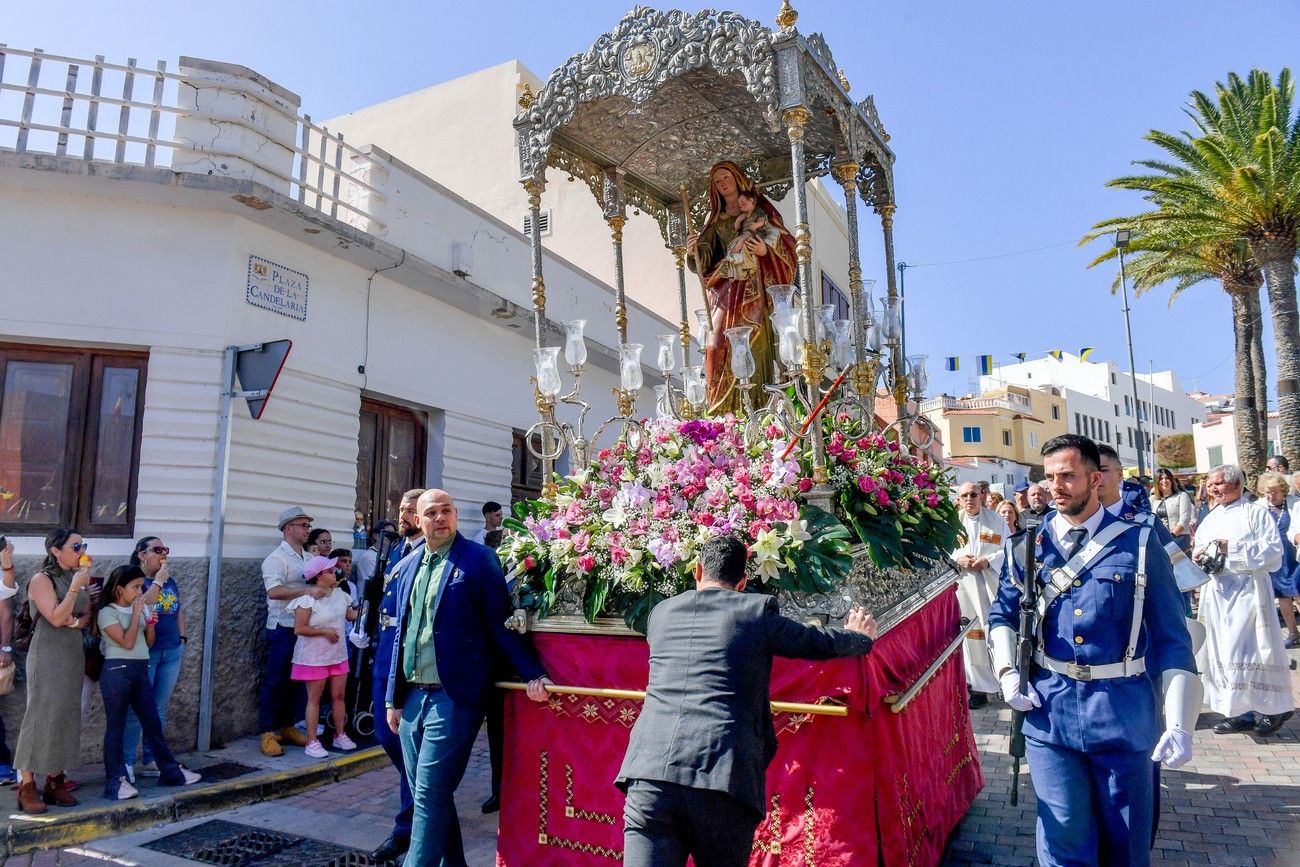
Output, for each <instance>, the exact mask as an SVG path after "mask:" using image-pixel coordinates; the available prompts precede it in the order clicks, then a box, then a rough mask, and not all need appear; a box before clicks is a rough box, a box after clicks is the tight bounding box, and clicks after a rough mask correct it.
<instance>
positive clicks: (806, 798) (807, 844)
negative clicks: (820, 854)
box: [803, 786, 817, 867]
mask: <svg viewBox="0 0 1300 867" xmlns="http://www.w3.org/2000/svg"><path fill="white" fill-rule="evenodd" d="M803 803H804V811H803V859H804V861H805V862H807V864H808V867H813V864H815V863H816V862H815V861H814V860H813V856H814V855H816V854H817V852H816V849H817V837H816V834H814V829H813V822H814V821H815V820H816V818H817V814H816V813H815V812H814V811H813V787H812V786H809V787H808V790H807V791H805V792H804V793H803Z"/></svg>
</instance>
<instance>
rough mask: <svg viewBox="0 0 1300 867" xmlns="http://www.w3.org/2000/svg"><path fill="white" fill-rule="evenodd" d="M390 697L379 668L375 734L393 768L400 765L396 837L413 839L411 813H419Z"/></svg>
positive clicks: (374, 687)
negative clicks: (392, 726)
mask: <svg viewBox="0 0 1300 867" xmlns="http://www.w3.org/2000/svg"><path fill="white" fill-rule="evenodd" d="M387 696H388V678H387V677H380V676H379V672H378V671H376V672H375V677H374V678H373V679H372V680H371V683H370V701H371V710H372V711H373V712H374V715H375V737H376V738H378V739H379V745H380V746H382V747H383V748H384V752H385V753H387V754H388V758H390V759H392V762H393V767H395V768H397V787H398V797H399V798H400V801H399V803H400V804H401V806H400V807H399V808H398V810H397V815H396V816H394V817H393V837H394V838H398V839H402V840H410V839H411V816H412V814H413V813H414V812H415V802H414V801H413V800H411V787H410V785H409V784H408V783H407V782H406V762H405V760H404V757H403V756H402V739H401V738H400V737H398V735H397V733H396V732H395V731H393V730H392V729H390V728H389V727H388V718H387V717H388V712H387V711H386V710H385V709H384V700H385V699H386V698H387Z"/></svg>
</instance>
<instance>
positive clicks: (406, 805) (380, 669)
mask: <svg viewBox="0 0 1300 867" xmlns="http://www.w3.org/2000/svg"><path fill="white" fill-rule="evenodd" d="M405 544H406V540H405V539H398V540H397V541H396V542H394V543H393V547H392V548H390V549H389V553H388V568H387V570H386V571H385V572H384V595H383V596H382V597H381V598H380V600H379V635H378V637H377V640H376V642H375V667H374V676H373V677H372V678H371V679H370V701H371V710H372V711H373V712H374V715H375V737H377V738H378V739H379V744H380V746H382V747H383V748H384V752H385V753H387V754H388V758H390V759H391V760H392V762H393V766H394V767H396V768H397V779H398V781H399V782H398V786H399V792H398V795H399V799H400V808H399V809H398V812H397V816H396V817H395V819H394V821H393V836H394V837H400V838H403V839H407V840H409V839H410V837H411V822H412V820H413V817H414V813H415V800H414V798H412V797H411V787H410V786H409V785H408V784H407V782H406V765H405V763H404V762H403V760H402V742H401V740H400V739H399V738H398V737H397V732H395V731H393V730H392V729H390V728H389V727H388V713H387V711H386V710H385V707H384V697H385V696H387V695H388V671H389V669H390V668H392V665H393V642H394V640H395V636H396V635H397V629H396V627H395V626H394V624H395V623H396V622H397V581H396V580H394V576H396V574H397V566H398V564H399V561H400V560H401V559H402V556H401V555H402V547H403V545H405ZM423 552H424V542H423V540H421V541H420V542H419V544H418V545H416V546H415V547H414V548H412V549H411V552H410V554H408V555H407V556H408V557H419V556H421V555H422V553H423ZM385 624H387V625H385Z"/></svg>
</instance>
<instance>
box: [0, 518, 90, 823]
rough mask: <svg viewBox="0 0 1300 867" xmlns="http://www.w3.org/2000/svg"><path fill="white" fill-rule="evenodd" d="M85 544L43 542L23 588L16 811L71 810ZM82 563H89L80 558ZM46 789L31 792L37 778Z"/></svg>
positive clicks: (81, 672) (86, 607)
mask: <svg viewBox="0 0 1300 867" xmlns="http://www.w3.org/2000/svg"><path fill="white" fill-rule="evenodd" d="M85 550H86V545H85V542H83V541H82V539H81V535H80V534H79V533H77V532H76V531H75V530H69V529H62V530H54V531H52V532H51V533H50V534H49V535H48V536H46V537H45V552H46V556H45V562H43V563H42V564H41V569H40V571H39V572H37V573H36V574H35V575H33V576H32V578H31V581H29V582H28V584H27V602H26V604H27V605H30V606H31V609H32V611H31V614H32V621H33V623H35V627H36V628H35V631H34V632H33V633H32V644H31V648H30V649H29V650H28V651H27V712H26V713H25V714H24V715H23V723H22V727H21V728H20V729H19V730H18V745H17V747H15V749H14V765H15V767H17V768H18V769H19V771H18V773H19V785H18V808H19V809H20V810H22V811H23V812H25V813H44V812H45V810H46V806H45V805H46V804H57V805H58V806H60V807H74V806H76V804H77V799H76V798H74V797H72V795H70V794H69V793H68V791H67V788H66V786H65V780H64V775H63V772H64V769H65V768H70V767H73V766H75V765H77V764H79V762H80V753H81V681H82V679H83V678H84V676H85V668H86V657H85V651H84V650H83V648H82V642H81V630H82V629H84V628H85V627H86V626H88V625H89V623H90V599H89V597H88V594H87V593H86V592H84V591H85V590H86V586H87V584H89V582H90V567H89V565H79V564H80V562H81V558H82V555H83V554H84V553H85ZM87 559H88V558H87ZM37 774H45V788H44V790H43V791H41V792H37V791H36V775H37Z"/></svg>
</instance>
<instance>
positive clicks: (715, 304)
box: [686, 160, 797, 415]
mask: <svg viewBox="0 0 1300 867" xmlns="http://www.w3.org/2000/svg"><path fill="white" fill-rule="evenodd" d="M686 252H687V256H688V264H689V267H690V269H691V270H692V271H694V272H696V273H697V274H699V275H700V282H701V283H702V284H703V287H704V305H705V310H707V311H708V315H709V321H710V324H711V328H710V333H709V340H708V343H707V345H706V346H705V352H704V373H705V376H706V378H707V380H708V398H707V401H706V402H707V403H708V413H709V415H723V414H725V413H728V412H735V411H737V410H738V409H739V408H740V406H741V402H740V393H739V390H738V389H737V388H736V379H735V377H734V376H733V375H732V373H731V349H730V345H729V344H728V342H727V339H726V338H725V337H724V336H723V332H725V331H726V330H727V329H728V328H734V327H736V326H738V325H749V326H752V327H753V329H754V330H753V332H752V334H751V336H750V351H751V352H753V354H754V361H755V365H756V367H757V373H756V374H755V376H754V377H753V380H752V381H753V384H754V385H755V386H761V385H763V384H765V383H770V382H772V378H773V363H774V362H775V360H776V351H775V343H774V342H773V335H772V324H771V321H770V320H769V319H768V315H769V314H770V313H771V312H772V302H771V299H769V298H768V295H767V292H766V289H767V287H768V286H772V285H775V284H779V283H794V282H795V274H796V271H797V265H796V260H795V244H794V236H793V235H791V234H790V231H789V230H788V229H786V227H785V223H784V222H783V221H782V220H781V214H780V213H779V212H778V211H777V209H776V207H775V206H774V205H773V204H772V202H771V201H769V200H768V198H767V196H765V195H763V193H762V192H760V191H759V189H758V187H757V186H756V185H755V184H754V182H753V181H751V180H750V179H749V177H748V176H747V175H746V174H745V172H744V170H743V169H741V168H740V166H738V165H736V164H735V163H733V162H729V161H725V160H724V161H723V162H720V163H717V164H716V165H714V166H713V168H712V169H711V170H710V171H709V216H708V219H707V220H705V223H704V228H702V229H701V230H700V231H699V232H698V233H693V234H691V235H690V236H689V237H688V238H687V239H686ZM758 394H760V395H761V391H760V392H758ZM756 400H757V402H760V403H761V402H762V399H761V398H759V397H756Z"/></svg>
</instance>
